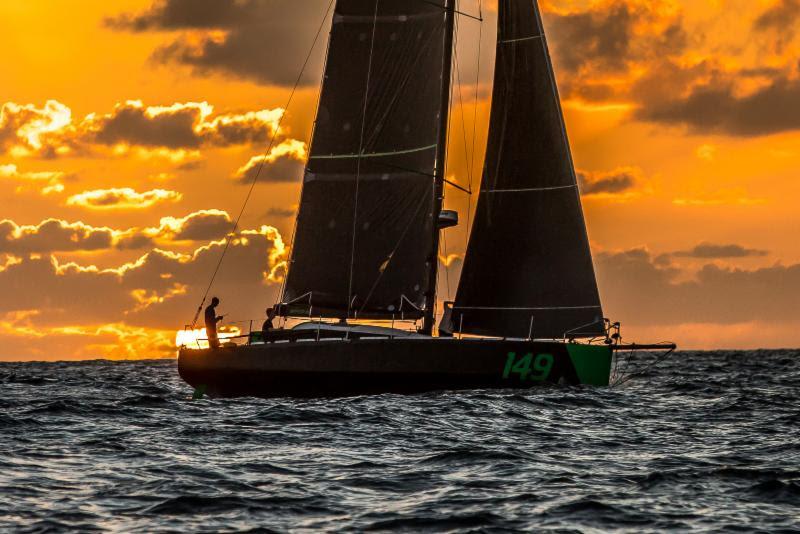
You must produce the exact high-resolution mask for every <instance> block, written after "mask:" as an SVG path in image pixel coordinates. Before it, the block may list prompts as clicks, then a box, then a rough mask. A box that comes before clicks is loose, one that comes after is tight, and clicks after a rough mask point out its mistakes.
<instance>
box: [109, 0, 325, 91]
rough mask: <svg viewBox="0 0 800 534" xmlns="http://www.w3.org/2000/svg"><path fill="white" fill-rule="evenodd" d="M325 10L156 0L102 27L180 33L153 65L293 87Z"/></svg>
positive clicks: (237, 0)
mask: <svg viewBox="0 0 800 534" xmlns="http://www.w3.org/2000/svg"><path fill="white" fill-rule="evenodd" d="M327 6H328V2H326V1H325V0H313V1H311V2H308V1H306V2H302V3H297V2H293V1H291V0H158V1H155V2H153V4H152V5H151V7H150V8H149V9H147V10H145V11H143V12H140V13H138V14H130V13H128V14H122V15H119V16H117V17H112V18H109V19H107V21H106V24H107V25H108V26H109V27H111V28H113V29H116V30H127V31H133V32H146V31H156V32H163V31H178V32H182V33H181V34H180V35H179V36H178V37H177V38H175V39H174V40H173V41H172V42H170V43H168V44H166V45H163V46H161V47H159V48H158V49H157V50H156V51H155V52H154V54H153V59H154V60H155V61H156V62H159V63H162V64H168V63H177V64H183V65H186V66H189V67H191V68H192V69H193V71H194V72H195V73H196V74H199V75H206V74H210V73H216V74H221V75H225V76H233V77H236V78H240V79H246V80H251V81H255V82H258V83H262V84H268V85H284V86H286V85H292V84H293V83H294V81H295V79H296V77H297V75H298V73H299V66H300V65H301V63H302V60H303V59H304V56H305V54H306V51H307V50H308V47H309V45H310V44H311V40H312V38H313V36H314V32H315V31H316V28H317V26H318V24H319V20H320V18H321V16H322V15H323V14H324V13H325V10H326V8H327ZM287 51H288V52H287ZM318 56H321V54H319V55H318ZM314 60H315V62H319V61H320V60H321V57H315V58H314ZM317 71H318V69H317V68H316V66H312V68H309V69H307V70H306V75H305V79H304V80H303V82H304V83H306V84H310V83H315V82H316V80H313V79H312V76H311V73H313V72H317Z"/></svg>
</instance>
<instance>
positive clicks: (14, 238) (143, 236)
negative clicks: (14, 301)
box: [0, 209, 232, 255]
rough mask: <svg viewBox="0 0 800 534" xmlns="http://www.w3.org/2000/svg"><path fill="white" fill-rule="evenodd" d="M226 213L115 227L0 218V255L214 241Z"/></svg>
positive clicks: (223, 231) (224, 228)
mask: <svg viewBox="0 0 800 534" xmlns="http://www.w3.org/2000/svg"><path fill="white" fill-rule="evenodd" d="M231 226H232V225H231V218H230V216H229V215H228V214H227V213H226V212H224V211H220V210H214V209H212V210H200V211H196V212H194V213H190V214H189V215H186V216H185V217H163V218H162V219H161V220H160V221H159V225H158V226H155V227H149V228H128V229H125V230H116V229H113V228H108V227H97V226H91V225H89V224H86V223H83V222H67V221H64V220H61V219H47V220H45V221H42V222H41V223H39V224H37V225H18V224H17V223H15V222H14V221H10V220H0V254H12V255H24V254H33V253H36V254H39V253H41V254H50V253H53V252H74V251H101V250H111V249H114V248H116V249H121V250H142V249H146V248H152V247H154V246H156V244H159V243H160V244H170V243H173V242H175V241H198V242H203V241H214V240H219V239H222V238H224V237H225V236H226V235H228V233H229V232H230V231H231V229H232V228H231Z"/></svg>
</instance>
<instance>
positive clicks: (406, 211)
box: [279, 0, 452, 319]
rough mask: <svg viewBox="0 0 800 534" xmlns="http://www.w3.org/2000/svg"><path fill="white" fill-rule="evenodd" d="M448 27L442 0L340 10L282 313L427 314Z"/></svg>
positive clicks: (382, 1) (392, 1)
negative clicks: (424, 311) (425, 311)
mask: <svg viewBox="0 0 800 534" xmlns="http://www.w3.org/2000/svg"><path fill="white" fill-rule="evenodd" d="M448 16H452V15H451V14H449V13H448V11H447V9H446V4H445V0H431V1H428V0H426V1H408V0H338V2H337V5H336V9H335V13H334V17H333V28H332V31H331V36H330V43H329V50H328V58H327V64H326V68H325V78H324V81H323V88H322V94H321V97H320V104H319V110H318V112H317V120H316V123H315V129H314V136H313V141H312V144H311V150H310V156H309V160H308V164H307V167H306V171H305V176H304V181H303V192H302V198H301V202H300V209H299V213H298V219H297V229H296V233H295V241H294V247H293V251H292V259H291V262H290V267H289V273H288V275H287V280H286V285H285V288H284V293H283V299H282V302H283V304H282V305H281V306H280V307H279V309H280V312H281V314H283V315H313V316H314V317H318V316H319V317H360V318H393V317H396V318H398V319H400V318H406V319H408V318H419V317H421V316H422V315H423V310H424V308H425V303H426V295H430V290H431V287H432V286H433V284H435V280H431V272H435V271H432V270H431V268H430V260H431V257H433V258H435V255H433V256H432V250H433V248H434V246H435V229H434V224H435V219H436V217H437V216H438V214H436V213H435V211H436V205H437V204H436V200H437V199H436V198H435V196H436V195H435V192H436V189H437V188H436V184H437V177H436V176H435V175H436V171H437V169H436V166H437V161H439V160H440V159H441V156H442V151H443V150H444V147H443V146H442V144H441V142H440V137H441V136H440V131H441V129H442V122H443V120H442V119H443V117H442V114H443V113H446V112H447V110H446V109H442V98H441V95H442V94H443V92H448V91H449V82H450V81H449V77H447V79H445V78H446V77H445V76H443V72H444V71H445V70H446V69H445V66H449V63H450V51H449V50H448V46H447V43H449V42H450V40H449V38H448V31H452V24H451V23H450V24H448ZM445 118H446V116H445Z"/></svg>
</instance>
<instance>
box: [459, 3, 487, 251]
mask: <svg viewBox="0 0 800 534" xmlns="http://www.w3.org/2000/svg"><path fill="white" fill-rule="evenodd" d="M478 13H479V14H480V18H481V22H480V24H478V59H477V68H476V71H477V72H476V73H475V102H474V104H473V108H472V169H473V171H474V170H475V140H476V138H477V136H478V93H479V89H480V81H481V53H482V51H483V0H478ZM474 177H475V173H474V172H473V174H472V175H470V177H469V190H470V191H472V185H473V178H474ZM471 222H472V195H471V194H470V196H468V197H467V226H466V227H465V228H464V251H466V250H467V248H468V247H469V225H470V223H471Z"/></svg>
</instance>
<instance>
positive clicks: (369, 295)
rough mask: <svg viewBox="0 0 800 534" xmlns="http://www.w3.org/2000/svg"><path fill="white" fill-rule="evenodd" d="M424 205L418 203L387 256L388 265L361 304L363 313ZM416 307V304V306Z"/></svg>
mask: <svg viewBox="0 0 800 534" xmlns="http://www.w3.org/2000/svg"><path fill="white" fill-rule="evenodd" d="M423 205H424V202H420V203H418V204H417V210H416V211H415V212H414V214H413V215H412V216H411V218H410V219H409V220H408V224H407V225H406V228H405V230H403V233H402V234H401V235H400V237H399V238H398V239H397V243H396V244H395V246H394V249H392V251H391V252H390V253H389V256H388V257H387V258H386V262H385V263H386V266H385V267H384V269H383V270H382V271H380V273H379V274H378V277H377V278H376V279H375V282H374V283H373V284H372V287H371V288H370V290H369V293H367V297H366V298H365V299H364V304H363V305H362V306H361V309H359V310H358V313H362V312H363V311H364V308H366V307H367V303H369V299H371V298H372V294H373V293H374V292H375V289H376V288H377V287H378V283H379V282H380V281H381V279H382V278H383V275H384V274H386V271H388V270H389V265H391V263H392V260H393V259H394V255H395V253H396V252H397V251H398V249H399V248H400V245H401V244H402V243H403V240H404V239H405V237H406V234H408V231H409V229H411V227H412V226H413V225H414V222H415V221H416V219H417V215H419V212H420V210H421V209H422V206H423ZM409 302H410V301H409ZM412 304H413V303H412ZM414 307H416V306H414Z"/></svg>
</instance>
